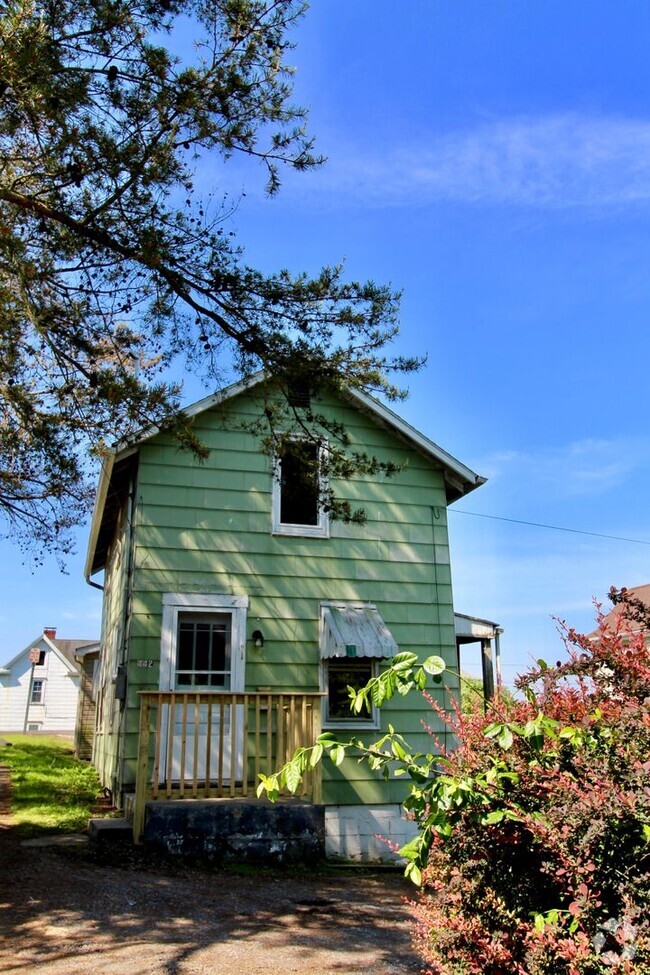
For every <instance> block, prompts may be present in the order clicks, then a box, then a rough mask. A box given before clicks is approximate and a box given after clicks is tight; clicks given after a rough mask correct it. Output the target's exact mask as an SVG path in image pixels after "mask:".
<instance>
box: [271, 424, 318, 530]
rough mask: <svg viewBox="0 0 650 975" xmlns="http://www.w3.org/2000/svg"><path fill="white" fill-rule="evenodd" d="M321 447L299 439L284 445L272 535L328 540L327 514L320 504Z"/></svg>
mask: <svg viewBox="0 0 650 975" xmlns="http://www.w3.org/2000/svg"><path fill="white" fill-rule="evenodd" d="M320 450H321V448H320V447H319V446H318V444H315V443H311V442H310V441H306V440H299V441H298V440H297V441H293V442H289V443H287V444H285V446H284V449H283V452H282V455H281V456H280V457H279V458H278V459H277V460H276V463H275V471H274V475H273V498H272V505H273V532H274V533H275V534H279V535H306V536H313V537H321V538H323V537H326V536H327V535H328V533H329V522H328V518H327V512H326V511H325V510H324V509H323V506H322V504H321V495H322V490H323V482H322V479H321V477H320V474H319V464H320Z"/></svg>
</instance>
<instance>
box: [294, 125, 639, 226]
mask: <svg viewBox="0 0 650 975" xmlns="http://www.w3.org/2000/svg"><path fill="white" fill-rule="evenodd" d="M285 193H287V194H289V195H290V196H295V195H299V196H300V198H301V199H302V200H303V201H305V200H306V201H308V202H309V203H311V204H314V205H318V204H319V203H320V204H322V205H324V204H327V205H328V206H332V205H345V206H349V205H354V204H359V205H363V206H384V207H385V206H396V205H399V206H408V205H421V204H422V203H427V202H435V201H444V200H448V201H455V202H460V203H466V204H475V205H476V204H485V205H494V204H501V205H503V204H505V205H512V206H527V207H537V208H544V209H562V208H572V207H612V206H624V205H629V204H639V203H646V202H650V119H648V120H646V119H625V118H616V117H607V116H602V117H598V116H596V117H585V116H582V115H577V114H563V115H555V116H550V117H526V118H514V119H508V120H500V121H494V122H490V123H486V124H483V125H481V126H479V127H477V128H474V129H471V130H465V131H459V132H454V133H450V134H447V135H443V136H441V137H434V136H423V137H422V138H421V139H420V140H419V141H418V142H417V143H415V142H414V143H412V144H410V145H407V144H402V145H395V146H393V147H390V148H388V149H386V147H380V146H374V147H373V145H372V144H370V145H368V144H366V145H363V146H359V147H355V146H352V145H346V144H345V142H342V141H338V142H337V144H336V146H335V147H332V148H331V149H330V152H329V160H328V162H327V163H326V165H325V166H324V167H322V169H320V170H319V171H317V172H315V173H311V174H307V175H306V174H298V175H296V177H295V178H293V177H291V176H289V178H287V179H286V180H285Z"/></svg>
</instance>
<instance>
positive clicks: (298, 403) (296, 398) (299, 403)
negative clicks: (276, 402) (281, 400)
mask: <svg viewBox="0 0 650 975" xmlns="http://www.w3.org/2000/svg"><path fill="white" fill-rule="evenodd" d="M287 399H288V400H289V406H293V407H295V408H296V409H303V410H308V409H309V408H310V407H311V390H310V389H309V385H308V384H307V383H304V382H302V383H301V382H294V383H291V385H290V386H289V389H288V392H287Z"/></svg>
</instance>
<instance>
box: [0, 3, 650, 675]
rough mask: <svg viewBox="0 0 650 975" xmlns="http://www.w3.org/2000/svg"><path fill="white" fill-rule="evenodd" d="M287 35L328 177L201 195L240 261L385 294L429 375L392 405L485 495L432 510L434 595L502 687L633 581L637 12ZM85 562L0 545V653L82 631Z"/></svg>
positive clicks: (345, 18)
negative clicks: (216, 201)
mask: <svg viewBox="0 0 650 975" xmlns="http://www.w3.org/2000/svg"><path fill="white" fill-rule="evenodd" d="M295 39H296V41H297V48H296V50H295V51H294V52H293V56H292V61H293V63H294V64H295V65H296V68H297V73H296V78H295V91H296V98H295V100H296V102H298V103H304V104H307V105H309V106H310V107H311V118H310V123H309V125H310V129H311V130H312V131H313V132H314V134H315V135H316V137H317V146H318V148H319V149H320V151H322V152H323V153H324V154H326V155H327V156H328V163H327V164H326V165H325V166H324V167H323V168H322V169H321V170H319V171H318V172H314V173H309V174H286V175H285V178H284V184H283V188H282V190H281V192H280V194H279V195H278V196H277V197H276V198H274V199H273V200H269V199H267V198H266V197H265V196H264V193H263V183H264V180H263V174H262V173H261V172H260V171H259V169H258V168H257V167H255V166H253V165H251V164H250V163H246V162H240V161H238V160H234V161H232V162H230V163H229V164H228V165H227V166H226V167H223V168H222V167H221V166H218V167H215V166H213V165H212V164H210V163H207V162H206V163H204V165H203V166H202V169H201V180H202V182H203V183H204V185H206V186H208V185H213V184H215V183H216V182H217V181H218V185H219V186H225V187H226V188H227V189H228V190H229V192H230V193H231V194H232V195H233V196H234V197H235V198H236V197H237V196H238V195H239V194H240V192H241V191H242V190H245V192H246V197H245V198H242V200H241V203H240V205H239V207H238V209H237V212H236V215H235V217H234V226H235V228H236V229H237V231H238V233H239V236H240V239H241V241H242V242H243V243H245V245H246V257H247V260H248V261H249V262H251V263H252V264H255V265H258V266H260V267H261V268H263V269H266V270H269V271H270V270H276V269H278V268H280V267H288V268H290V269H291V270H294V271H298V270H301V269H306V270H309V271H316V270H318V268H319V267H320V266H321V264H323V263H334V262H336V261H338V260H340V259H345V261H346V273H347V275H348V276H349V277H354V278H361V279H364V278H373V279H375V280H377V281H380V282H388V281H390V282H392V283H393V285H394V286H395V287H398V288H402V289H403V291H404V297H403V303H402V329H401V335H400V338H399V340H398V342H397V345H396V347H395V351H396V352H399V353H405V354H411V353H426V354H427V355H428V366H427V367H426V368H425V369H424V370H422V372H421V373H420V374H419V375H417V376H414V377H412V378H411V379H410V381H409V388H410V396H409V399H408V400H407V401H406V402H405V403H404V404H402V405H401V406H400V407H399V412H400V413H401V414H402V415H403V416H404V417H405V419H407V420H408V421H409V422H411V423H412V424H414V425H415V426H416V427H418V428H419V429H421V430H422V431H423V432H424V433H426V434H427V436H429V437H430V438H431V439H432V440H434V441H436V442H437V443H439V444H440V445H441V446H443V447H444V448H445V449H447V450H448V451H449V452H450V453H452V454H454V455H455V456H456V457H458V458H459V459H460V460H462V461H463V462H464V463H466V464H467V465H469V466H470V467H472V468H473V469H474V470H477V471H478V472H480V473H481V474H484V475H485V476H487V477H488V478H489V480H488V483H487V484H486V485H485V486H484V487H482V488H480V489H479V490H478V491H476V492H475V493H474V494H472V495H471V496H470V497H468V498H467V499H466V500H464V501H461V502H458V503H457V504H456V505H455V506H454V508H453V509H452V510H451V511H450V514H449V523H450V537H451V545H452V568H453V580H454V593H455V602H456V607H457V609H458V610H459V611H461V612H465V613H469V614H473V615H478V616H484V617H487V618H489V619H492V620H495V621H497V622H498V623H500V624H501V625H502V626H503V627H504V629H505V633H504V636H503V638H502V652H503V661H504V676H505V678H506V679H507V680H511V679H512V677H513V676H514V674H515V673H516V672H519V671H521V670H522V669H523V668H524V667H525V666H526V664H527V662H528V661H529V660H530V659H531V658H536V657H539V656H544V657H547V658H549V659H554V658H556V657H557V656H558V655H559V649H560V644H559V641H558V637H557V635H556V632H555V623H554V622H553V616H558V617H561V618H564V619H566V620H567V621H568V622H569V623H571V624H572V625H575V626H576V627H578V628H579V629H580V628H581V629H591V627H592V621H593V605H592V599H593V597H597V598H599V599H604V597H605V595H606V593H607V590H608V588H609V587H610V585H618V586H621V585H634V584H640V583H644V582H648V581H650V565H649V561H650V547H649V546H650V524H649V517H648V504H647V497H648V491H647V487H646V484H647V481H648V469H649V468H650V431H649V429H648V395H647V373H648V360H649V354H650V339H649V338H648V328H647V322H648V316H649V313H650V96H649V92H650V58H649V57H648V51H649V50H650V6H649V5H648V4H647V3H645V2H636V0H626V3H625V5H618V4H614V3H612V2H611V0H610V2H601V0H591V2H582V0H572V2H571V3H568V4H567V3H566V0H564V2H554V0H527V2H525V3H523V2H521V0H453V2H452V0H445V2H443V0H401V2H398V0H314V2H313V4H312V7H311V9H310V11H309V12H308V13H307V16H306V17H305V19H304V20H303V21H302V23H301V25H300V27H299V29H298V30H297V32H296V35H295ZM198 395H200V392H199V391H197V390H196V389H192V390H191V391H190V390H188V399H194V398H197V397H198ZM462 512H475V513H477V514H479V515H489V516H491V517H489V518H488V517H477V516H476V515H470V514H466V513H462ZM506 518H507V519H514V520H516V521H528V522H537V523H540V524H547V525H555V526H560V527H566V528H570V529H573V530H574V531H573V532H560V531H555V530H551V529H543V528H534V527H530V526H525V525H522V524H516V523H513V522H512V521H501V520H496V519H506ZM578 531H584V532H592V533H600V534H604V535H612V536H620V537H622V538H628V539H636V540H637V541H636V542H634V541H629V542H624V541H615V540H613V539H607V538H599V537H595V536H594V535H588V534H578V533H577V532H578ZM641 543H645V544H641ZM84 550H85V535H84V533H82V534H81V536H80V544H79V556H78V558H76V559H73V560H71V561H70V565H69V575H68V576H67V577H61V576H60V575H59V574H58V572H57V569H56V566H55V565H54V564H53V563H46V566H45V568H44V569H41V570H37V571H36V572H35V573H34V574H31V573H30V571H29V568H25V567H21V566H20V557H19V554H18V553H17V552H16V551H15V550H13V549H12V548H11V547H10V546H9V545H8V544H7V543H3V544H2V546H1V548H0V551H1V553H2V569H1V570H0V573H1V581H2V592H3V598H2V601H1V602H0V623H1V624H2V629H1V631H0V632H1V633H2V639H1V640H0V658H2V660H4V659H5V658H6V659H8V658H10V657H11V656H13V654H14V653H15V652H17V650H18V649H20V648H21V647H22V646H24V645H25V644H27V643H28V642H29V640H31V639H32V637H34V636H35V635H36V634H37V633H38V632H39V631H40V629H41V628H42V626H44V625H57V626H58V628H59V633H60V635H61V636H69V637H87V636H88V637H91V636H95V635H97V634H98V632H99V618H100V598H99V594H98V593H96V592H95V591H93V590H91V589H89V588H88V587H87V586H86V585H85V583H84V582H83V580H82V578H81V575H82V572H81V569H82V565H83V553H84Z"/></svg>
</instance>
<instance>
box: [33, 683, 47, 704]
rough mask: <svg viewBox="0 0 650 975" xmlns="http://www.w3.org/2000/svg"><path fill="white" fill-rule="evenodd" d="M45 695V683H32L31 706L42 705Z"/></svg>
mask: <svg viewBox="0 0 650 975" xmlns="http://www.w3.org/2000/svg"><path fill="white" fill-rule="evenodd" d="M44 693H45V681H44V680H35V681H34V682H33V683H32V696H31V698H30V703H31V704H42V703H43V695H44Z"/></svg>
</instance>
